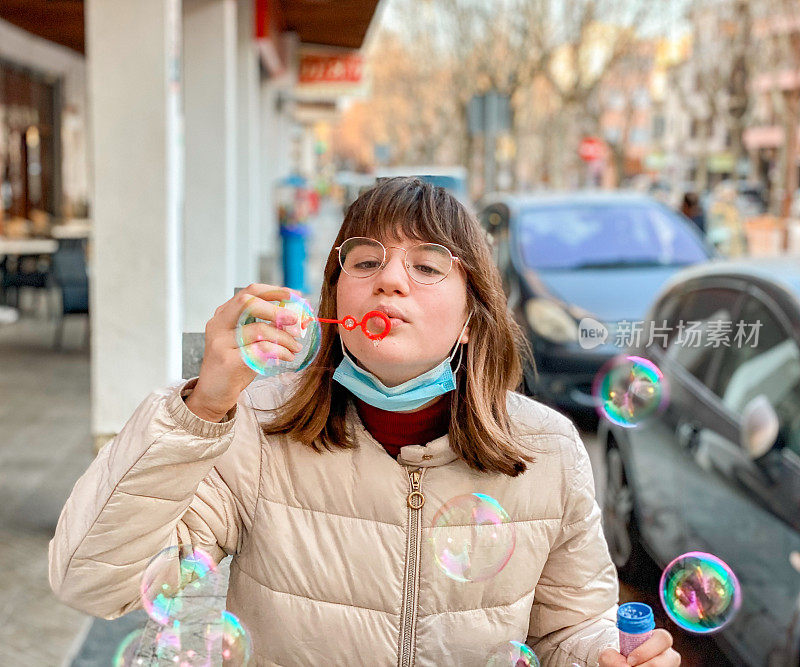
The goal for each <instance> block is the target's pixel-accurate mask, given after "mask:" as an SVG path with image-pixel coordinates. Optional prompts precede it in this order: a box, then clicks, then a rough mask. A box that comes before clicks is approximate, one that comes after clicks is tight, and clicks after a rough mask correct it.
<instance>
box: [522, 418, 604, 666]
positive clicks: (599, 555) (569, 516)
mask: <svg viewBox="0 0 800 667" xmlns="http://www.w3.org/2000/svg"><path fill="white" fill-rule="evenodd" d="M572 436H573V439H574V442H573V444H572V456H570V457H569V458H571V459H572V464H570V463H567V465H566V466H565V470H564V474H565V476H566V479H565V481H564V488H565V489H566V498H565V502H564V512H563V515H562V523H561V529H560V532H559V535H558V537H557V538H556V540H555V542H554V543H553V546H552V547H551V549H550V554H549V556H548V558H547V562H546V563H545V566H544V569H543V571H542V574H541V576H540V578H539V583H538V584H537V586H536V592H535V595H534V602H533V606H532V609H531V618H530V625H529V629H528V639H527V643H528V644H529V645H530V646H531V647H532V648H533V650H534V651H535V652H536V655H537V656H538V657H539V659H540V661H541V664H542V667H571V666H572V665H574V664H577V665H580V666H584V665H588V666H590V667H595V666H596V665H597V664H598V659H599V655H600V653H601V651H602V650H603V649H604V648H606V647H607V646H612V647H614V648H618V641H619V639H618V634H617V630H616V610H617V600H618V597H619V583H618V581H617V573H616V570H615V568H614V565H613V563H612V562H611V558H610V556H609V553H608V545H607V544H606V540H605V537H604V535H603V530H602V527H601V525H600V508H599V507H598V506H597V503H596V502H595V498H594V480H593V478H592V469H591V465H590V463H589V456H588V454H587V452H586V449H585V448H584V446H583V442H582V441H581V439H580V436H579V435H578V432H577V431H576V430H575V428H574V427H573V429H572Z"/></svg>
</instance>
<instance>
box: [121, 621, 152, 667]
mask: <svg viewBox="0 0 800 667" xmlns="http://www.w3.org/2000/svg"><path fill="white" fill-rule="evenodd" d="M143 633H144V631H143V630H134V631H133V632H131V633H130V634H129V635H127V636H126V637H125V639H123V640H122V641H121V642H120V644H119V646H118V647H117V650H116V652H115V653H114V657H113V659H112V665H113V666H114V667H138V665H144V664H147V662H149V660H145V658H142V657H140V656H139V655H138V653H139V648H140V647H141V645H142V635H143Z"/></svg>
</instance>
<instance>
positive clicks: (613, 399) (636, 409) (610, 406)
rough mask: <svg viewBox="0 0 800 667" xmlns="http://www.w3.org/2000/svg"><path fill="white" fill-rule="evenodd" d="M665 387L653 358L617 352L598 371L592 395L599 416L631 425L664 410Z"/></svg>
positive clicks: (619, 423) (617, 422)
mask: <svg viewBox="0 0 800 667" xmlns="http://www.w3.org/2000/svg"><path fill="white" fill-rule="evenodd" d="M667 389H668V388H667V383H666V381H665V379H664V375H663V374H662V373H661V371H660V370H659V369H658V367H656V365H655V364H654V363H653V362H652V361H649V360H648V359H644V358H643V357H636V356H627V355H620V356H617V357H614V358H613V359H611V360H610V361H608V362H607V363H606V364H605V365H604V366H603V367H602V368H601V369H600V371H599V372H598V373H597V375H596V376H595V378H594V382H593V383H592V396H593V397H594V399H595V405H596V406H597V412H598V414H599V415H600V417H601V418H604V419H607V420H608V421H610V422H612V423H614V424H617V425H618V426H623V427H625V428H631V427H634V426H638V425H640V424H642V423H643V422H645V421H646V420H647V419H649V418H651V417H653V416H654V415H655V414H657V413H658V412H660V411H661V410H663V409H664V407H665V406H666V404H667V401H668V400H669V392H668V391H667Z"/></svg>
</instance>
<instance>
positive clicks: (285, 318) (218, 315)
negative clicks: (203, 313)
mask: <svg viewBox="0 0 800 667" xmlns="http://www.w3.org/2000/svg"><path fill="white" fill-rule="evenodd" d="M291 295H292V291H291V290H290V289H289V288H288V287H276V286H274V285H263V284H258V283H256V284H253V285H250V286H249V287H247V288H245V289H243V290H241V291H239V292H238V293H237V294H236V295H235V296H234V297H233V298H232V299H230V300H229V301H227V302H225V303H224V304H222V305H221V306H220V307H219V308H217V309H216V311H214V316H213V317H212V318H211V319H210V320H209V321H208V323H207V324H206V340H205V351H204V353H203V363H202V365H201V367H200V377H199V379H198V380H197V384H196V385H195V388H194V390H193V391H192V393H191V394H190V395H189V396H188V397H187V398H186V406H187V407H188V408H189V409H190V410H191V411H192V412H193V413H194V414H195V415H197V416H198V417H200V418H201V419H205V420H207V421H213V422H219V421H221V420H222V418H223V417H224V416H225V415H226V413H227V412H228V411H229V410H231V408H233V406H235V405H236V401H237V400H238V398H239V394H240V393H241V392H242V391H243V390H244V388H245V387H247V386H248V385H249V384H250V383H251V382H252V381H253V379H254V378H255V376H256V372H255V371H254V370H253V369H251V368H250V367H249V366H248V365H247V364H245V363H244V360H243V359H242V354H241V350H240V348H239V345H238V343H237V335H236V333H237V332H236V328H237V325H238V322H239V317H240V315H241V314H242V311H244V310H245V309H247V310H248V311H249V312H250V314H251V315H252V316H253V317H257V318H259V319H262V320H267V322H253V323H251V324H246V325H245V326H243V327H242V331H241V334H242V339H243V342H244V344H245V345H246V346H250V345H255V346H258V347H259V348H261V350H260V351H261V353H262V355H261V356H270V357H273V358H276V359H282V360H284V361H291V360H292V359H293V358H294V355H295V354H296V353H297V352H299V351H300V350H301V349H302V345H301V344H300V342H299V341H298V340H297V339H295V338H293V337H292V336H291V335H290V334H289V333H288V332H287V331H284V330H283V328H284V327H287V326H290V325H292V324H295V323H296V322H297V314H296V313H294V312H292V311H291V310H288V309H287V308H279V307H278V306H277V305H276V304H274V303H270V302H271V301H283V300H285V299H289V298H290V296H291Z"/></svg>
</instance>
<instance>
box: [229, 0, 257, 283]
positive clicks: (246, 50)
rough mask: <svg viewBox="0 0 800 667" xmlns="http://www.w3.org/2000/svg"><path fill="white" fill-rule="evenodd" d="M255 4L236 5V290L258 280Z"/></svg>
mask: <svg viewBox="0 0 800 667" xmlns="http://www.w3.org/2000/svg"><path fill="white" fill-rule="evenodd" d="M254 14H255V4H254V3H253V2H252V0H248V1H246V2H239V3H238V39H237V45H236V56H237V68H236V83H237V86H236V95H237V124H236V129H237V136H236V140H237V178H236V185H237V197H236V205H237V224H236V267H235V273H234V276H235V280H236V284H237V286H245V285H249V284H250V283H252V282H254V281H256V280H258V271H257V268H256V266H257V259H258V237H259V230H258V227H259V206H260V201H259V196H258V192H259V188H260V187H261V183H260V179H259V172H260V161H259V143H258V142H259V132H258V130H259V127H258V125H259V124H258V112H259V86H260V81H259V79H260V72H259V55H258V50H257V48H256V43H255V37H254V32H255V20H254V19H255V16H254Z"/></svg>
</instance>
